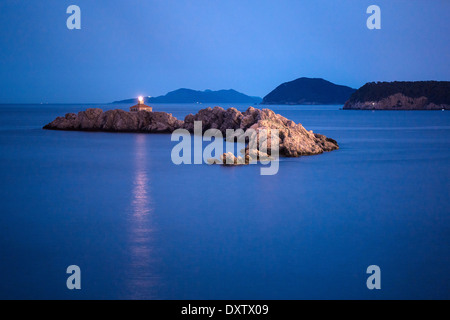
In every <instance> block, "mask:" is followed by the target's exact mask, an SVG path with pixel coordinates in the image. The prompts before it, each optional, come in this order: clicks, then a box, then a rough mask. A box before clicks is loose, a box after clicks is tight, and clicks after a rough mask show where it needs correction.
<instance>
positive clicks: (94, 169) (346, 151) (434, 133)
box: [0, 105, 450, 299]
mask: <svg viewBox="0 0 450 320" xmlns="http://www.w3.org/2000/svg"><path fill="white" fill-rule="evenodd" d="M206 106H208V105H155V108H154V109H155V110H158V111H167V112H171V113H173V114H174V116H177V117H179V118H180V119H182V118H184V116H185V115H187V114H188V113H191V112H196V111H197V110H198V109H200V108H203V107H206ZM87 107H92V106H88V105H2V106H0V164H1V166H0V204H1V213H0V298H2V299H5V298H20V299H28V298H41V299H47V298H56V299H94V298H95V299H135V298H137V299H138V298H147V299H317V298H318V299H337V298H342V299H353V298H355V299H383V298H385V299H399V298H401V299H410V298H412V299H416V298H417V299H419V298H442V299H449V298H450V167H449V164H450V112H441V111H434V112H428V111H418V112H413V111H410V112H408V111H406V112H399V111H381V112H380V111H377V112H371V111H343V110H339V106H314V107H312V106H284V107H271V108H272V109H273V110H275V111H276V112H277V113H280V114H282V115H284V116H286V117H287V118H290V119H292V120H294V121H296V122H300V123H302V124H303V125H304V126H305V127H306V128H307V129H308V130H314V131H315V132H319V133H322V134H325V135H327V136H329V137H332V138H334V139H336V140H337V141H338V142H339V144H340V147H341V148H340V150H338V151H334V152H330V153H325V154H322V155H318V156H310V157H302V158H296V159H281V162H280V168H279V172H278V174H276V175H274V176H261V175H260V174H259V173H260V172H259V170H260V167H259V166H257V165H252V166H247V167H236V168H228V167H220V166H208V165H181V166H176V165H174V164H172V162H171V158H170V154H171V149H172V148H173V146H174V145H175V144H176V142H171V140H170V135H165V134H155V135H151V134H147V135H146V134H118V133H86V132H58V131H45V130H42V129H41V127H42V126H43V125H45V124H46V123H48V122H50V121H52V120H53V119H54V118H55V117H56V116H59V115H64V114H65V113H67V112H76V111H79V110H84V109H86V108H87ZM112 107H113V106H103V108H104V109H111V108H112ZM114 107H116V106H114ZM237 107H238V109H240V110H245V109H246V107H247V106H237ZM69 265H78V266H79V267H80V268H81V286H82V288H81V290H78V291H76V290H74V291H70V290H68V289H67V288H66V279H67V277H68V276H69V275H68V274H66V268H67V267H68V266H69ZM370 265H378V266H379V267H380V268H381V290H373V291H371V290H368V289H367V287H366V280H367V277H368V275H367V274H366V269H367V267H368V266H370Z"/></svg>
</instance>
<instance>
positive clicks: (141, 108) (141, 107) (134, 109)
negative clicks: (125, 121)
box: [130, 96, 153, 112]
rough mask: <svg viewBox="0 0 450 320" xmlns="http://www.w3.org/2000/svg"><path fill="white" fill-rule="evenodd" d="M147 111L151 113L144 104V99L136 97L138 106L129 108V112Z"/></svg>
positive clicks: (149, 108)
mask: <svg viewBox="0 0 450 320" xmlns="http://www.w3.org/2000/svg"><path fill="white" fill-rule="evenodd" d="M139 111H148V112H152V111H153V108H152V107H149V106H146V105H145V104H144V97H142V96H139V97H138V104H137V105H135V106H132V107H131V108H130V112H139Z"/></svg>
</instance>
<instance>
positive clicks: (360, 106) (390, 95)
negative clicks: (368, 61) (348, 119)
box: [343, 81, 450, 110]
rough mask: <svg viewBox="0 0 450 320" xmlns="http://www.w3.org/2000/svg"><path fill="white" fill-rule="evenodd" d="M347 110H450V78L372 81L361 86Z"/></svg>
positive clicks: (345, 107) (348, 104)
mask: <svg viewBox="0 0 450 320" xmlns="http://www.w3.org/2000/svg"><path fill="white" fill-rule="evenodd" d="M343 109H344V110H450V82H449V81H415V82H414V81H409V82H408V81H394V82H371V83H366V84H365V85H364V86H362V87H361V88H359V89H358V90H357V91H356V92H355V93H354V94H353V95H352V96H351V97H350V99H349V100H348V101H347V102H346V103H345V106H344V108H343Z"/></svg>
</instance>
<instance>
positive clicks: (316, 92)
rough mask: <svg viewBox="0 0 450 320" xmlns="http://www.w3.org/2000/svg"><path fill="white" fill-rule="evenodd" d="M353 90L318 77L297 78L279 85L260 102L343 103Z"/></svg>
mask: <svg viewBox="0 0 450 320" xmlns="http://www.w3.org/2000/svg"><path fill="white" fill-rule="evenodd" d="M355 91H356V90H355V89H353V88H350V87H347V86H342V85H337V84H334V83H332V82H330V81H327V80H324V79H320V78H299V79H297V80H294V81H290V82H285V83H283V84H281V85H279V86H278V87H277V88H276V89H275V90H273V91H272V92H270V93H269V94H268V95H267V96H265V97H264V99H263V102H262V104H344V103H345V102H346V101H347V100H348V99H349V98H350V96H351V95H352V94H353V93H354V92H355Z"/></svg>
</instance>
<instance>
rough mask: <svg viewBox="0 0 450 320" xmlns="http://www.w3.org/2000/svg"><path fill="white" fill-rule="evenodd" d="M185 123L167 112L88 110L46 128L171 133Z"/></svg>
mask: <svg viewBox="0 0 450 320" xmlns="http://www.w3.org/2000/svg"><path fill="white" fill-rule="evenodd" d="M182 125H183V121H180V120H178V119H177V118H175V117H173V116H172V115H171V114H169V113H166V112H147V111H139V112H127V111H124V110H119V109H117V110H109V111H106V112H103V110H102V109H87V110H86V111H80V112H78V114H75V113H68V114H66V115H65V117H58V118H56V119H55V120H54V121H53V122H51V123H49V124H47V125H46V126H44V129H49V130H76V131H109V132H144V133H170V132H172V131H174V130H175V129H178V128H180V127H181V126H182Z"/></svg>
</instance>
